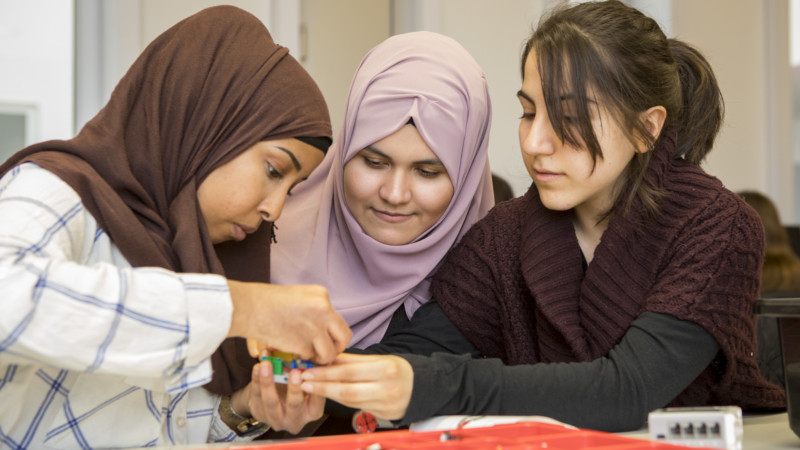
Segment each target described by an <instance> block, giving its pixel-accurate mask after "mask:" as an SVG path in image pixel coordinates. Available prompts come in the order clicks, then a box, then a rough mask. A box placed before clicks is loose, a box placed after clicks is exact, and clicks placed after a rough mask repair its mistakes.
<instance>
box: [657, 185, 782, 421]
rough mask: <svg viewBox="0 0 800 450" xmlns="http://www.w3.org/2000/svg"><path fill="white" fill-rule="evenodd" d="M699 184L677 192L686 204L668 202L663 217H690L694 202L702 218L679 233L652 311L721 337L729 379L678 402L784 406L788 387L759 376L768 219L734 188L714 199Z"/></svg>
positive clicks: (661, 274)
mask: <svg viewBox="0 0 800 450" xmlns="http://www.w3.org/2000/svg"><path fill="white" fill-rule="evenodd" d="M692 181H693V178H688V179H687V180H686V182H685V183H684V184H683V185H680V186H674V187H673V189H674V190H675V191H677V192H678V196H679V197H680V198H681V199H682V201H681V202H678V201H675V202H666V203H665V205H664V206H665V209H664V212H665V214H664V215H663V217H664V218H662V219H661V220H667V221H668V220H670V219H671V218H673V217H681V216H683V217H686V216H687V214H688V213H690V211H687V210H686V209H687V207H686V206H685V205H687V204H688V205H695V213H694V214H693V216H692V219H691V220H689V221H686V222H685V224H684V225H683V227H682V228H680V229H678V230H677V236H676V237H675V242H674V244H673V245H671V246H670V247H669V252H668V253H667V254H666V255H665V257H664V258H663V261H664V262H665V264H664V266H663V267H660V268H659V272H658V275H657V277H656V281H655V283H654V285H653V287H652V288H651V289H650V293H649V295H648V297H647V304H646V305H645V308H646V309H647V310H648V311H653V312H660V313H666V314H671V315H673V316H676V317H678V318H681V319H684V320H690V321H692V322H695V323H697V324H699V325H701V326H702V327H703V328H705V329H706V330H707V331H708V332H709V333H711V334H712V335H713V336H714V338H715V339H716V340H717V342H718V343H719V345H720V348H721V350H722V352H723V355H724V356H723V357H722V358H718V360H719V364H720V366H721V367H719V369H722V370H718V371H719V372H720V373H721V374H722V378H721V379H720V380H719V382H718V383H717V384H715V385H714V386H713V389H711V390H702V389H692V388H691V387H690V388H689V389H687V390H686V391H685V392H684V393H683V394H682V396H681V397H683V398H679V399H677V401H678V402H683V401H686V399H687V398H693V399H697V398H699V397H706V398H708V401H709V402H713V403H719V404H737V405H740V406H742V407H744V408H748V407H765V406H771V407H775V406H782V403H783V393H782V392H781V391H780V389H777V388H776V387H775V386H774V385H772V384H768V383H766V382H765V380H763V379H762V378H761V377H759V376H757V374H758V371H759V369H758V363H757V359H756V356H755V355H756V347H757V344H756V339H755V337H754V336H755V318H754V316H753V312H752V311H753V303H754V302H755V300H756V299H757V298H758V296H759V288H760V277H759V273H760V271H761V264H762V260H763V254H764V233H763V229H762V225H761V221H760V219H759V217H758V215H757V214H756V213H755V212H754V211H753V210H752V209H751V208H750V207H748V206H747V205H746V204H745V203H744V202H743V201H742V200H741V199H739V198H738V197H737V196H736V195H735V194H733V193H731V192H730V191H727V190H718V191H716V193H715V195H709V194H711V192H709V189H703V185H702V183H700V182H698V183H696V184H695V183H692ZM698 181H699V180H698ZM698 205H699V206H700V207H698Z"/></svg>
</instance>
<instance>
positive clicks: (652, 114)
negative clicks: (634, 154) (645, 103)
mask: <svg viewBox="0 0 800 450" xmlns="http://www.w3.org/2000/svg"><path fill="white" fill-rule="evenodd" d="M639 118H640V119H641V120H642V123H643V124H644V127H645V129H646V130H647V132H648V133H650V135H651V136H653V140H656V139H658V136H659V134H661V128H663V127H664V121H665V120H666V119H667V109H666V108H664V107H663V106H653V107H652V108H650V109H648V110H647V111H644V112H642V113H641V115H640V116H639ZM649 150H651V149H649V148H647V146H644V148H642V149H640V150H639V152H640V153H645V152H647V151H649Z"/></svg>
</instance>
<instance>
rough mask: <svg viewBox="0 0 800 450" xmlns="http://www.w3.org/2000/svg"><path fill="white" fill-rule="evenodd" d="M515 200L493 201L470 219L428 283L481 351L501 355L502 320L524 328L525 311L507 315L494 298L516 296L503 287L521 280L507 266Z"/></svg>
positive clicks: (512, 255)
mask: <svg viewBox="0 0 800 450" xmlns="http://www.w3.org/2000/svg"><path fill="white" fill-rule="evenodd" d="M520 201H521V199H514V200H511V201H507V202H504V203H502V204H500V205H498V206H496V207H495V208H493V209H492V210H491V211H490V212H489V214H488V215H487V216H486V217H485V218H484V219H483V220H481V221H479V222H478V223H477V224H475V225H474V226H473V227H472V228H471V229H470V231H469V232H468V233H467V234H466V235H465V236H464V238H462V240H461V242H460V243H459V244H458V245H457V246H456V247H455V248H453V249H452V250H451V251H450V253H449V254H448V255H447V257H446V258H445V260H444V262H443V264H442V266H441V267H440V268H439V270H438V271H437V273H436V276H435V277H434V280H433V282H432V284H431V294H432V297H433V298H434V299H437V300H439V299H441V300H442V301H441V302H440V305H441V307H442V309H443V310H444V311H445V313H446V314H447V316H448V317H449V318H450V320H451V321H453V322H454V323H456V324H457V325H458V326H459V328H460V329H461V332H462V333H464V335H465V336H467V337H468V339H469V340H470V342H471V343H472V344H473V345H475V346H476V347H478V348H480V349H481V350H482V352H483V353H484V354H489V355H491V356H493V357H499V358H502V359H505V357H504V356H505V353H506V351H507V349H506V346H505V342H504V340H505V339H504V336H503V334H502V329H503V328H504V326H503V324H504V323H505V322H506V321H507V320H513V321H514V322H515V323H516V324H517V325H518V326H520V327H523V328H529V323H528V321H529V319H528V315H527V314H525V315H523V314H516V313H515V314H514V316H513V317H509V316H508V311H507V310H505V309H504V308H503V306H504V304H503V303H502V302H500V301H498V299H501V298H504V297H505V296H507V295H509V294H512V295H514V296H516V295H518V293H517V292H508V290H509V286H511V287H517V288H519V287H521V286H523V285H524V282H523V281H522V277H521V274H520V272H519V270H508V267H507V266H508V265H509V264H512V265H513V264H514V263H513V261H517V257H516V253H517V252H516V251H515V250H514V249H515V248H516V247H517V246H518V245H519V227H518V226H517V217H519V213H520V212H521V208H520V206H521V205H520ZM514 290H515V291H516V290H517V289H514ZM528 314H533V311H532V310H530V311H528ZM478 344H480V345H478ZM529 350H530V349H529Z"/></svg>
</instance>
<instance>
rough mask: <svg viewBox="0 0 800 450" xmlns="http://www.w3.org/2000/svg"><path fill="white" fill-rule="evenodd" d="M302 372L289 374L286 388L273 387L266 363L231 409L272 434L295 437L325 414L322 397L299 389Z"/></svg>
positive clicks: (234, 398)
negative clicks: (253, 419)
mask: <svg viewBox="0 0 800 450" xmlns="http://www.w3.org/2000/svg"><path fill="white" fill-rule="evenodd" d="M301 372H302V371H301V370H298V369H294V370H292V371H291V372H290V374H289V382H288V384H286V385H283V384H280V383H275V381H274V379H273V374H272V364H271V363H270V362H269V361H262V362H260V363H258V364H256V365H255V366H254V367H253V373H252V377H253V378H252V381H251V382H250V384H248V385H247V387H245V388H244V389H242V390H240V391H238V392H236V393H234V394H233V396H232V399H231V402H232V403H233V406H234V409H235V410H236V412H237V413H238V414H240V415H243V416H244V415H250V416H252V417H255V418H256V419H258V420H260V421H261V422H264V423H266V424H268V425H269V426H270V427H272V429H274V430H286V431H288V432H290V433H292V434H297V433H298V432H300V430H302V429H303V427H304V426H305V425H306V424H307V423H309V422H312V421H314V420H317V419H319V418H320V417H322V414H323V412H324V410H325V397H321V396H318V395H310V394H307V393H305V392H303V390H302V389H300V383H301V379H300V374H301ZM240 408H241V409H240ZM240 411H241V412H240Z"/></svg>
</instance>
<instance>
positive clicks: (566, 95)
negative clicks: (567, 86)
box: [517, 89, 597, 104]
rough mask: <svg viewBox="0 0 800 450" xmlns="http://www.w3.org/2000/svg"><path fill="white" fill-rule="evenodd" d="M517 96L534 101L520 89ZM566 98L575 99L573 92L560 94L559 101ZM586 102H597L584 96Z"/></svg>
mask: <svg viewBox="0 0 800 450" xmlns="http://www.w3.org/2000/svg"><path fill="white" fill-rule="evenodd" d="M517 97H522V98H524V99H525V100H527V101H529V102H531V103H535V102H534V101H533V99H532V98H531V97H530V96H529V95H528V94H526V93H524V92H522V90H521V89H520V90H519V91H517ZM567 100H575V94H564V95H562V96H561V101H562V102H563V101H567ZM586 103H594V104H597V102H596V101H595V100H594V99H591V98H588V97H587V98H586Z"/></svg>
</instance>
